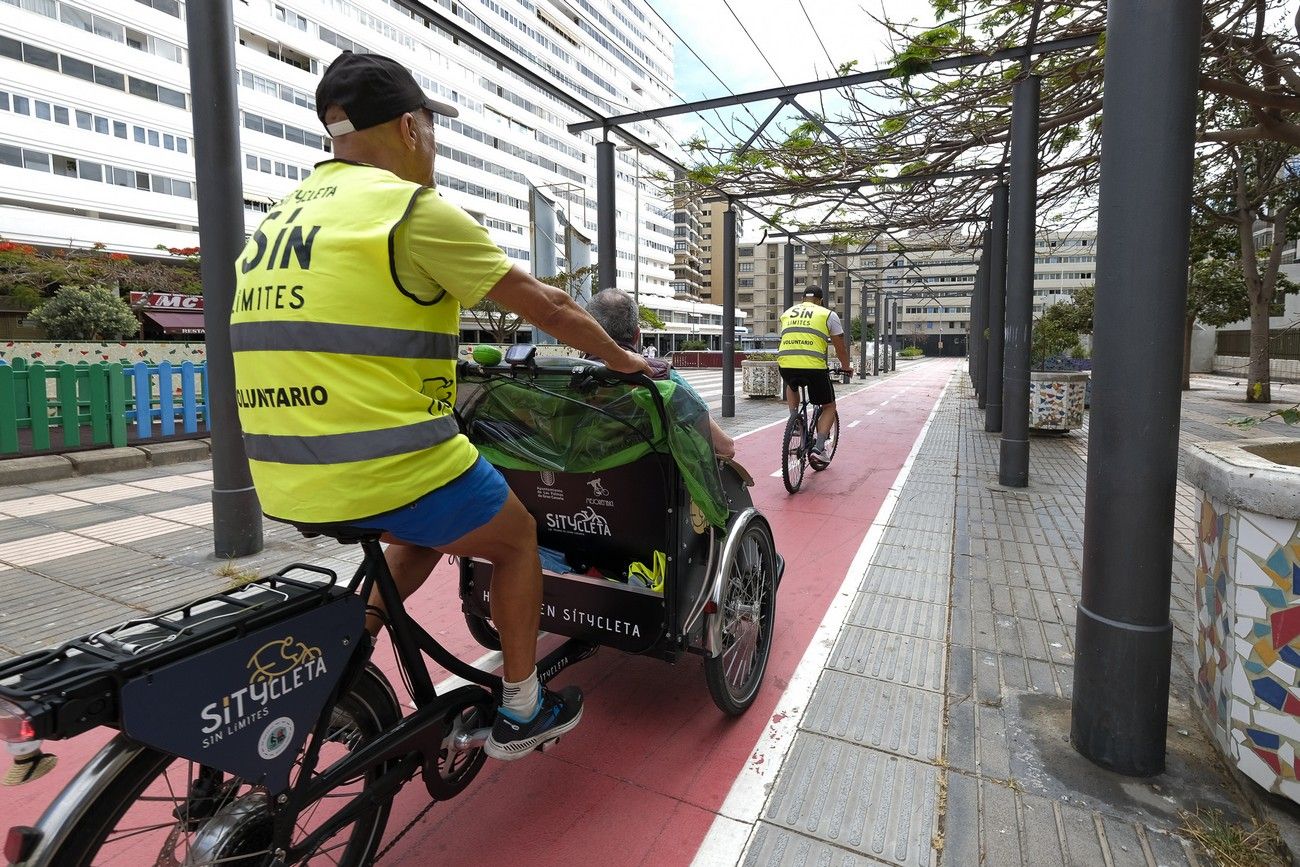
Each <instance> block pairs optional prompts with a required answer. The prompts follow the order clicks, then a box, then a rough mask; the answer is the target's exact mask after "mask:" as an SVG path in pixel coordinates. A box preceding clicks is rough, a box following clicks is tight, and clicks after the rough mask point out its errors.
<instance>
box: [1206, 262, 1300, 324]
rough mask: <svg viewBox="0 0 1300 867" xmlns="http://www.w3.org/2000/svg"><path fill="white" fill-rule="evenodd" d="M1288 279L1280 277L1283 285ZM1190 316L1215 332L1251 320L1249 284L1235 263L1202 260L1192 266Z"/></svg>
mask: <svg viewBox="0 0 1300 867" xmlns="http://www.w3.org/2000/svg"><path fill="white" fill-rule="evenodd" d="M1284 279H1286V278H1285V277H1284V276H1283V275H1280V274H1279V275H1278V282H1279V284H1280V283H1281V281H1282V280H1284ZM1287 282H1290V281H1287ZM1293 285H1294V284H1293ZM1279 288H1281V287H1280V286H1279ZM1187 315H1188V317H1189V318H1191V319H1192V320H1194V321H1199V322H1202V323H1204V324H1206V325H1212V326H1214V327H1215V328H1221V327H1222V326H1224V325H1228V324H1230V323H1232V322H1238V321H1240V320H1242V319H1245V318H1247V317H1249V316H1250V298H1249V297H1248V296H1247V295H1246V281H1245V280H1244V279H1243V278H1242V276H1241V266H1240V265H1239V264H1238V263H1237V262H1236V261H1235V260H1231V259H1202V260H1200V261H1199V262H1196V263H1195V264H1193V265H1192V267H1191V272H1190V273H1189V275H1188V280H1187Z"/></svg>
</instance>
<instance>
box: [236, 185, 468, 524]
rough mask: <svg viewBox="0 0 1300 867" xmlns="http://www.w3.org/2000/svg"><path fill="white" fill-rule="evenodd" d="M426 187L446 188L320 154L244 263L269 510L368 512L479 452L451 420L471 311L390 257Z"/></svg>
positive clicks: (343, 517) (255, 427)
mask: <svg viewBox="0 0 1300 867" xmlns="http://www.w3.org/2000/svg"><path fill="white" fill-rule="evenodd" d="M421 195H434V193H433V192H432V191H430V190H428V189H427V188H423V187H421V186H419V185H418V184H413V183H409V182H407V181H404V180H401V179H400V178H398V177H397V176H396V175H394V174H392V173H391V172H387V171H384V170H382V169H379V168H375V167H374V166H364V165H358V164H353V163H345V162H343V161H340V160H332V161H327V162H324V163H321V164H320V165H319V166H318V167H317V169H316V171H314V172H313V173H312V174H311V176H310V177H309V178H307V180H306V181H304V182H303V183H302V184H301V185H300V186H299V187H298V188H297V189H295V190H294V191H293V192H291V193H290V194H289V195H287V196H286V197H285V198H284V199H283V200H282V201H281V202H280V203H279V204H277V205H276V206H275V207H273V208H272V209H271V211H270V212H269V213H268V214H267V215H266V218H265V219H264V220H263V221H262V223H261V225H259V226H258V227H257V230H256V231H255V232H254V233H253V236H252V237H251V238H250V239H249V241H248V244H247V245H246V246H245V248H244V250H243V253H242V254H241V255H240V258H239V261H238V262H237V263H236V264H235V273H236V278H237V285H236V288H235V300H234V305H233V308H232V310H231V316H230V325H231V327H230V334H231V344H232V348H233V350H234V361H235V386H236V389H235V393H236V403H237V405H238V407H239V421H240V425H241V426H242V428H243V431H244V443H245V447H246V449H247V452H248V458H249V469H250V471H251V473H252V476H253V484H254V486H255V487H256V488H257V494H258V497H259V499H260V500H261V503H262V508H263V509H264V510H265V511H266V512H267V513H268V514H271V515H275V516H276V517H278V518H282V519H285V520H290V521H298V522H302V523H345V522H347V521H349V520H356V519H360V518H366V517H371V516H373V515H378V514H382V513H384V512H388V511H391V510H393V509H396V508H400V507H401V506H404V505H406V504H408V503H411V502H413V501H415V500H417V499H419V498H420V497H422V496H424V495H425V494H427V493H429V492H430V491H433V490H436V489H437V488H441V487H443V486H444V485H447V484H449V483H450V482H452V481H453V480H455V479H456V478H457V477H458V476H460V475H461V474H462V473H464V472H465V471H466V470H468V469H469V468H470V467H471V466H472V465H473V464H474V461H475V460H476V459H477V457H478V456H477V453H476V452H475V450H474V447H473V446H472V445H470V443H469V441H468V440H466V439H465V438H464V437H463V436H460V435H459V430H458V425H457V422H456V419H455V417H454V415H453V414H452V409H453V407H454V406H455V403H456V346H457V340H458V336H459V332H460V305H459V304H458V303H457V302H456V301H455V299H454V298H453V297H452V296H450V295H448V294H446V293H445V292H444V293H442V294H441V295H440V296H439V295H438V289H439V287H437V286H427V287H424V288H425V289H427V291H424V292H419V291H417V293H416V294H410V293H409V292H408V290H410V289H417V287H413V286H412V287H405V286H402V285H401V284H400V282H399V278H398V275H397V268H396V264H395V262H394V260H393V246H394V239H395V238H396V236H397V230H398V228H399V227H400V226H401V224H402V223H403V222H404V221H405V220H406V219H407V217H408V215H409V214H410V212H411V209H412V208H413V207H414V205H415V202H416V200H417V199H418V197H419V196H421ZM420 295H423V296H425V297H426V298H434V297H438V299H439V300H437V301H429V300H422V299H421V298H420V297H419V296H420Z"/></svg>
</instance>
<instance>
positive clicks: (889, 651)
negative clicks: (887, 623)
mask: <svg viewBox="0 0 1300 867" xmlns="http://www.w3.org/2000/svg"><path fill="white" fill-rule="evenodd" d="M944 650H945V648H944V645H943V644H942V643H941V642H938V641H926V640H925V639H924V638H914V637H912V636H910V635H894V634H892V633H889V632H881V631H880V630H878V629H861V628H859V627H857V626H845V627H844V629H843V631H842V632H841V633H840V638H839V641H837V642H836V644H835V649H834V650H833V651H832V652H831V659H830V663H829V667H831V668H835V669H839V670H840V671H847V672H850V673H851V674H860V675H864V676H866V677H872V678H875V679H877V680H887V681H890V682H891V683H899V684H903V685H904V686H919V687H924V688H925V689H932V690H934V691H936V692H938V691H939V690H942V689H943V665H944V655H945V654H944Z"/></svg>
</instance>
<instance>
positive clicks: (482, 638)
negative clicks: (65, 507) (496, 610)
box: [465, 614, 501, 650]
mask: <svg viewBox="0 0 1300 867" xmlns="http://www.w3.org/2000/svg"><path fill="white" fill-rule="evenodd" d="M465 626H466V627H467V628H468V629H469V634H470V637H471V638H473V639H474V640H475V641H477V642H478V643H479V645H480V646H482V647H484V648H486V649H487V650H500V649H501V635H500V634H499V633H498V632H497V628H496V627H495V626H493V625H492V622H491V621H490V620H488V619H487V618H486V617H479V616H478V615H477V614H466V615H465Z"/></svg>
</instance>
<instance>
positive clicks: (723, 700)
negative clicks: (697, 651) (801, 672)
mask: <svg viewBox="0 0 1300 867" xmlns="http://www.w3.org/2000/svg"><path fill="white" fill-rule="evenodd" d="M726 582H727V583H726V585H725V586H724V587H723V589H722V600H721V602H722V604H721V608H720V611H721V613H722V617H723V621H722V653H721V654H720V655H718V656H716V657H705V659H704V679H705V682H706V683H707V684H708V686H709V695H711V696H712V697H713V703H714V704H716V705H717V706H718V708H719V710H721V711H722V712H723V713H727V714H730V715H731V716H739V715H740V714H742V713H744V712H745V711H746V710H748V709H749V706H750V705H751V704H753V703H754V699H755V698H757V696H758V689H759V687H760V686H762V684H763V674H764V673H765V672H766V671H767V659H768V655H769V654H770V653H771V651H772V625H773V622H774V618H775V615H776V549H775V546H774V545H773V543H772V533H771V530H769V529H768V527H767V524H766V523H765V522H763V521H761V520H754V521H751V522H750V523H749V525H748V526H746V527H745V530H744V535H742V536H741V537H740V544H739V546H738V548H737V550H736V559H735V560H734V561H733V562H732V564H731V571H730V573H729V574H728V575H727V578H726Z"/></svg>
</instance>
